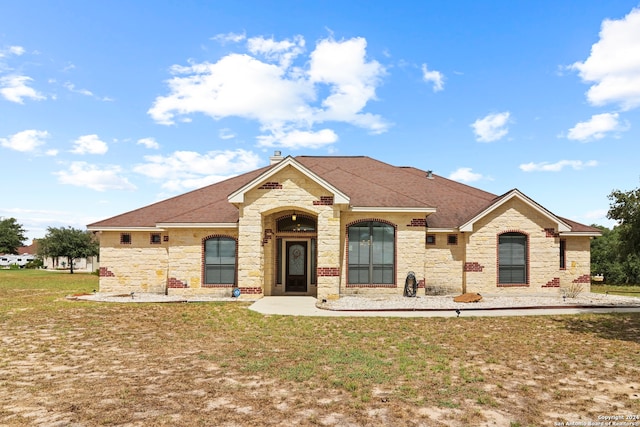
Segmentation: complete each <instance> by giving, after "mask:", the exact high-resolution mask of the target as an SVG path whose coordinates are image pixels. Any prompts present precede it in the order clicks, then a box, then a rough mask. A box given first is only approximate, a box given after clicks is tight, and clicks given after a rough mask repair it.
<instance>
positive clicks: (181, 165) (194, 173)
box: [133, 150, 260, 192]
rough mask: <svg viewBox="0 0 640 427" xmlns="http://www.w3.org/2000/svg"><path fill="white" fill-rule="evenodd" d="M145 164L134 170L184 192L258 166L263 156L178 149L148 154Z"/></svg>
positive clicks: (171, 188) (166, 186)
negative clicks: (171, 152) (169, 153)
mask: <svg viewBox="0 0 640 427" xmlns="http://www.w3.org/2000/svg"><path fill="white" fill-rule="evenodd" d="M144 159H145V160H146V163H144V164H139V165H136V166H135V167H134V168H133V170H134V172H137V173H139V174H141V175H144V176H147V177H149V178H152V179H154V180H158V181H162V188H164V189H166V190H168V191H171V192H181V191H185V190H190V189H193V188H199V187H202V186H204V185H208V184H212V183H214V182H218V181H222V180H224V179H226V178H229V177H232V176H235V175H238V174H240V173H244V172H248V171H251V170H254V169H256V168H257V167H258V166H259V165H260V158H259V157H258V156H257V155H256V154H254V153H252V152H250V151H246V150H235V151H231V150H227V151H210V152H208V153H206V154H200V153H197V152H194V151H176V152H174V153H173V154H171V155H170V156H162V155H153V156H145V157H144Z"/></svg>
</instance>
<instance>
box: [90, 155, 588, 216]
mask: <svg viewBox="0 0 640 427" xmlns="http://www.w3.org/2000/svg"><path fill="white" fill-rule="evenodd" d="M295 161H297V162H299V163H300V164H301V165H303V166H304V167H306V168H307V169H309V170H311V171H312V172H313V173H315V174H316V175H318V176H319V177H320V178H322V179H324V180H325V181H327V182H328V183H330V184H331V185H332V186H334V187H335V188H337V189H338V190H340V191H341V192H343V193H344V194H346V195H347V196H348V197H349V198H350V202H351V206H354V207H398V208H403V207H406V208H415V207H424V208H436V210H437V212H436V213H434V214H431V215H429V216H428V218H427V219H428V224H429V227H432V228H456V227H458V226H459V225H461V224H463V223H464V222H465V221H466V220H469V219H470V218H472V217H473V215H475V214H476V213H478V212H479V211H481V210H482V209H484V208H486V207H487V206H489V205H490V204H491V203H492V201H494V200H495V199H496V197H497V196H496V195H495V194H491V193H488V192H486V191H483V190H480V189H477V188H474V187H471V186H468V185H465V184H461V183H459V182H456V181H452V180H449V179H447V178H443V177H441V176H438V175H432V177H431V178H429V177H427V173H426V172H425V171H422V170H420V169H416V168H413V167H397V166H392V165H389V164H387V163H384V162H380V161H378V160H375V159H372V158H370V157H365V156H357V157H334V156H327V157H323V156H298V157H296V158H295ZM271 167H272V166H267V167H263V168H261V169H257V170H255V171H252V172H248V173H245V174H242V175H239V176H237V177H234V178H230V179H227V180H225V181H221V182H219V183H216V184H212V185H209V186H207V187H203V188H201V189H198V190H194V191H191V192H188V193H185V194H182V195H179V196H176V197H173V198H171V199H167V200H164V201H161V202H157V203H154V204H152V205H149V206H146V207H142V208H140V209H136V210H133V211H130V212H127V213H124V214H121V215H118V216H114V217H112V218H109V219H105V220H103V221H98V222H95V223H93V224H89V227H92V228H101V227H154V226H155V225H156V224H158V223H235V222H237V220H238V209H237V208H236V207H235V206H234V205H232V204H231V203H229V202H228V199H227V197H228V196H229V194H231V193H233V192H234V191H236V190H238V189H239V188H241V187H243V186H245V185H247V184H248V183H250V182H251V181H252V180H254V179H256V178H258V177H259V176H260V175H261V174H263V173H265V172H267V171H268V170H269V169H270V168H271ZM571 225H572V227H574V226H575V227H578V226H581V227H586V226H582V225H581V224H578V223H574V222H571ZM587 228H589V229H590V228H591V227H587Z"/></svg>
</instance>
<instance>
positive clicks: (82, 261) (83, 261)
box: [0, 239, 98, 271]
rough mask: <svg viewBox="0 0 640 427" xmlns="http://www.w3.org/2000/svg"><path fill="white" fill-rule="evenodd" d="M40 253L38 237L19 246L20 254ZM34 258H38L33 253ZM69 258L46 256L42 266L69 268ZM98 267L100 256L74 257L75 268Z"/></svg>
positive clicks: (93, 269)
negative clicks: (25, 244) (27, 244)
mask: <svg viewBox="0 0 640 427" xmlns="http://www.w3.org/2000/svg"><path fill="white" fill-rule="evenodd" d="M37 253H38V239H33V240H32V241H31V244H30V245H29V246H20V247H19V248H18V254H19V255H29V254H37ZM31 258H32V260H33V259H35V258H36V256H35V255H33V256H32V257H31ZM67 262H68V261H67V258H64V259H62V260H60V259H59V258H58V257H45V258H43V259H42V267H43V268H50V269H65V268H66V269H68V268H69V265H68V264H67ZM2 265H3V264H2V260H0V266H2ZM97 267H98V257H96V256H92V257H88V258H74V259H73V268H74V270H81V271H82V270H84V271H95V270H96V269H97Z"/></svg>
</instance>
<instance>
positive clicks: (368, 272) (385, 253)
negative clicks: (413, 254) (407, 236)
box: [348, 221, 396, 284]
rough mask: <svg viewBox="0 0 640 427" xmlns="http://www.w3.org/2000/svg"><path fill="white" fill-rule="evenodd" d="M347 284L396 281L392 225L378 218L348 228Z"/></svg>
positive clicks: (392, 282) (390, 282)
mask: <svg viewBox="0 0 640 427" xmlns="http://www.w3.org/2000/svg"><path fill="white" fill-rule="evenodd" d="M348 238H349V275H348V282H349V284H394V283H395V276H396V275H395V228H394V227H393V226H391V225H389V224H385V223H383V222H377V221H366V222H359V223H357V224H354V225H351V226H349V228H348Z"/></svg>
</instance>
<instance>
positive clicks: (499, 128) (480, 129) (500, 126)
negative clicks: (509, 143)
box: [471, 111, 511, 142]
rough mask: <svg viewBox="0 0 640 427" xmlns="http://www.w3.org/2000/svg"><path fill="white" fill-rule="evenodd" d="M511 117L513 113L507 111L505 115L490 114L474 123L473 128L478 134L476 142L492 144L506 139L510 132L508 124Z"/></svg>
mask: <svg viewBox="0 0 640 427" xmlns="http://www.w3.org/2000/svg"><path fill="white" fill-rule="evenodd" d="M510 116H511V113H509V112H508V111H505V112H503V113H496V114H489V115H488V116H486V117H483V118H481V119H478V120H476V121H475V122H473V124H472V125H471V127H472V128H473V132H474V133H475V134H476V140H477V141H482V142H491V141H497V140H498V139H500V138H502V137H504V136H505V135H506V134H507V133H508V132H509V129H508V128H507V123H508V122H509V117H510Z"/></svg>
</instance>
